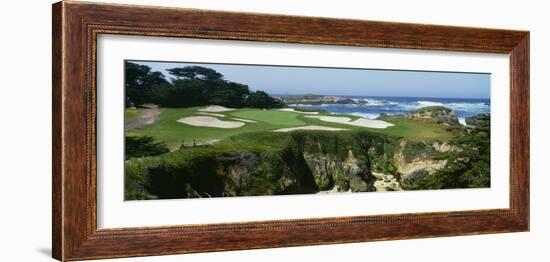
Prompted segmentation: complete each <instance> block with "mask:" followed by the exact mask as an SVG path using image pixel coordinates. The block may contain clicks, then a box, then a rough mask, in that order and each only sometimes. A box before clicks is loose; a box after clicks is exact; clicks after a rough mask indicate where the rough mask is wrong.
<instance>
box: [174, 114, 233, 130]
mask: <svg viewBox="0 0 550 262" xmlns="http://www.w3.org/2000/svg"><path fill="white" fill-rule="evenodd" d="M178 122H180V123H183V124H188V125H191V126H200V127H216V128H239V127H241V126H244V123H243V122H237V121H223V120H219V119H217V118H215V117H211V116H190V117H184V118H181V119H179V120H178Z"/></svg>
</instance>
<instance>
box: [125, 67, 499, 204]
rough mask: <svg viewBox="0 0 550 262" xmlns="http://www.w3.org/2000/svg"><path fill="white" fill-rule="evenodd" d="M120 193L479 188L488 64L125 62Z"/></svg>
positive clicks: (486, 171)
mask: <svg viewBox="0 0 550 262" xmlns="http://www.w3.org/2000/svg"><path fill="white" fill-rule="evenodd" d="M124 72H125V87H124V89H125V109H124V110H125V112H124V115H125V119H124V130H125V131H124V136H125V190H124V192H125V200H146V199H178V198H211V197H236V196H271V195H291V194H333V193H356V192H383V191H403V190H435V189H465V188H488V187H490V185H491V181H490V169H491V168H490V167H491V165H490V124H491V121H490V120H491V117H490V104H491V101H490V87H491V83H490V78H491V75H490V74H488V73H472V72H433V71H405V70H379V69H357V68H326V67H300V66H273V65H245V64H218V63H188V62H171V61H170V62H168V61H166V62H163V61H137V60H127V61H125V64H124Z"/></svg>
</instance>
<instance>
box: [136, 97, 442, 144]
mask: <svg viewBox="0 0 550 262" xmlns="http://www.w3.org/2000/svg"><path fill="white" fill-rule="evenodd" d="M198 109H199V108H198V107H192V108H162V109H161V113H160V115H159V116H158V118H157V119H156V120H155V122H154V123H153V124H151V125H144V126H142V127H140V128H137V129H133V130H126V135H127V136H152V137H154V138H155V140H157V141H163V142H165V143H166V144H167V145H168V147H169V148H170V149H172V150H174V149H177V148H179V147H180V145H181V143H182V141H183V142H184V143H185V144H186V145H189V144H192V143H193V140H195V142H197V143H199V144H203V143H217V142H218V141H222V140H225V139H227V138H229V137H234V136H236V135H239V134H245V133H258V132H261V131H273V130H276V129H279V128H288V127H298V126H306V125H319V126H326V127H337V128H345V129H349V130H369V131H372V132H376V133H381V134H386V135H390V136H397V137H407V138H412V139H447V138H449V137H450V133H449V132H448V131H447V130H446V128H445V127H444V126H442V125H439V124H436V123H434V122H431V121H419V120H410V119H406V118H403V117H393V118H388V119H387V120H385V121H387V122H390V123H392V124H394V126H392V127H388V128H385V129H377V128H365V127H358V126H351V125H347V124H339V123H330V122H325V121H321V120H319V119H315V118H308V117H306V116H307V115H305V114H301V113H296V112H287V111H281V110H275V109H271V110H264V109H251V108H243V109H236V110H232V111H227V112H217V113H216V114H220V115H223V117H216V118H218V119H219V120H222V121H235V120H234V119H233V118H239V119H247V120H252V121H255V122H254V123H251V122H246V123H245V125H244V126H242V127H239V128H215V127H197V126H191V125H187V124H183V123H180V122H177V121H178V120H179V119H181V118H184V117H189V116H205V115H203V114H200V112H198V111H197V110H198ZM138 110H140V109H137V110H136V109H127V110H126V112H125V115H126V117H127V118H132V119H135V118H137V117H139V112H137V111H138ZM321 115H331V116H340V115H333V114H328V113H321ZM341 116H346V117H349V118H351V119H352V120H355V119H357V118H358V117H356V116H349V115H341ZM310 132H316V131H310ZM339 132H346V131H339ZM240 137H242V136H240ZM234 142H235V143H236V141H234ZM224 144H226V143H224Z"/></svg>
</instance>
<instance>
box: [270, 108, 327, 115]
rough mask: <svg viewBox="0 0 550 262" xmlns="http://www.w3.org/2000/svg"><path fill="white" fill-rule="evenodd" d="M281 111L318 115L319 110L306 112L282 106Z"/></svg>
mask: <svg viewBox="0 0 550 262" xmlns="http://www.w3.org/2000/svg"><path fill="white" fill-rule="evenodd" d="M279 110H281V111H286V112H294V113H300V114H306V115H318V114H319V112H305V111H298V110H296V109H294V108H281V109H279Z"/></svg>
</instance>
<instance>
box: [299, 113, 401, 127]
mask: <svg viewBox="0 0 550 262" xmlns="http://www.w3.org/2000/svg"><path fill="white" fill-rule="evenodd" d="M306 117H308V118H316V119H319V120H321V121H325V122H331V123H338V124H346V125H352V126H360V127H368V128H386V127H390V126H393V124H392V123H388V122H386V121H383V120H373V119H365V118H359V119H357V120H353V121H351V118H349V117H344V116H306Z"/></svg>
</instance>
